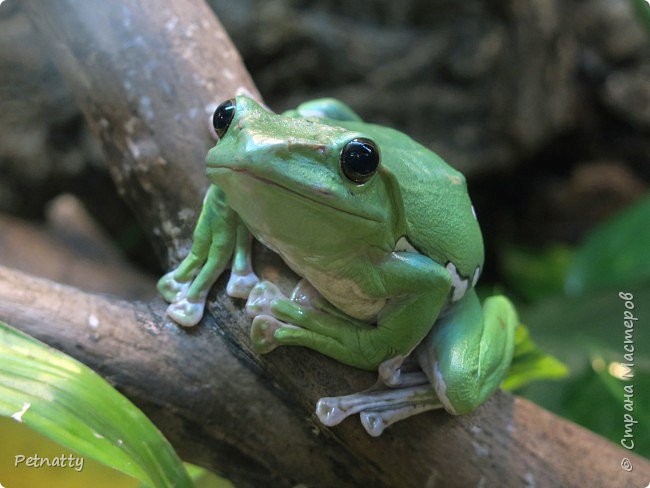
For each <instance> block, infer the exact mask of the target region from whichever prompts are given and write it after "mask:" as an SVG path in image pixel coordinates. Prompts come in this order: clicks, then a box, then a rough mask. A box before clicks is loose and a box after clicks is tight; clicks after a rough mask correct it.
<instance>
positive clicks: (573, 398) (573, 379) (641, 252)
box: [503, 197, 650, 456]
mask: <svg viewBox="0 0 650 488" xmlns="http://www.w3.org/2000/svg"><path fill="white" fill-rule="evenodd" d="M648 223H650V198H648V197H646V198H644V199H642V200H640V201H639V202H637V203H636V204H634V205H633V206H632V207H630V208H629V209H627V210H626V211H624V212H622V213H621V214H620V215H618V216H615V217H614V218H612V219H610V220H609V221H607V222H605V223H603V224H602V225H600V226H599V227H598V228H596V229H594V230H593V231H592V232H591V233H590V234H589V235H588V236H587V237H586V239H585V240H584V242H583V243H582V244H581V245H579V246H578V247H577V248H576V249H575V250H574V252H573V253H571V252H569V255H570V254H573V258H572V259H571V261H570V263H569V266H568V267H565V269H566V275H565V277H564V286H565V288H566V289H568V290H570V291H571V294H568V293H562V292H560V290H561V287H559V286H558V285H559V283H555V284H553V280H552V279H549V276H554V277H555V278H554V279H557V276H558V270H559V269H561V268H562V267H563V266H565V258H564V257H560V258H559V259H558V257H557V256H558V254H557V251H550V252H549V251H547V250H546V251H545V250H542V251H540V252H539V253H538V255H537V256H535V253H534V252H533V251H530V250H527V251H526V252H525V253H519V254H518V255H517V256H515V257H514V258H513V257H512V256H510V257H507V258H506V259H504V260H503V262H504V263H507V266H512V267H513V268H514V267H519V266H530V269H528V270H523V271H522V270H521V269H510V270H508V272H507V273H506V276H510V277H511V278H512V279H513V281H512V283H509V285H512V289H513V290H515V291H516V294H519V295H520V296H522V297H524V298H526V299H528V300H534V302H533V303H529V304H527V305H521V304H520V305H519V306H518V308H519V311H520V315H521V316H522V317H523V318H525V320H526V322H527V324H528V326H529V329H530V333H531V335H532V336H533V337H534V338H535V341H536V342H537V343H538V344H539V346H540V348H541V349H542V350H544V351H546V352H548V353H550V354H553V355H554V356H556V357H557V358H559V359H560V360H561V361H562V362H564V363H566V364H567V365H568V366H569V369H570V375H569V376H568V377H566V378H565V379H563V380H560V381H553V382H544V381H542V382H538V383H535V384H531V385H527V386H526V387H525V388H524V389H523V390H521V391H519V392H518V393H519V394H521V395H522V396H524V397H527V398H528V399H530V400H532V401H534V402H536V403H537V404H539V405H542V406H543V407H545V408H547V409H549V410H551V411H553V412H555V413H558V414H560V415H562V416H564V417H566V418H569V419H571V420H573V421H575V422H577V423H579V424H581V425H583V426H585V427H587V428H589V429H592V430H594V431H595V432H598V433H600V434H601V435H603V436H605V437H608V438H609V439H611V440H612V441H614V442H615V443H617V444H619V443H620V440H621V438H622V437H623V434H624V423H623V416H624V414H626V413H630V414H632V416H633V417H634V419H635V420H638V421H639V424H636V427H635V428H634V432H635V437H634V440H635V443H636V446H635V449H634V450H635V452H636V453H638V454H641V455H644V456H650V437H649V436H648V435H647V434H646V435H644V430H643V429H644V428H646V429H647V425H649V422H650V418H647V417H648V412H650V329H649V328H648V327H644V326H643V324H644V323H645V322H644V321H647V320H648V318H650V252H649V250H650V226H649V225H648ZM504 252H505V253H512V249H506V250H505V251H504ZM516 252H518V251H516ZM560 255H561V253H560ZM545 262H546V263H548V266H549V268H554V267H555V268H556V269H553V270H546V271H545V270H544V265H543V263H545ZM536 272H539V273H540V276H536ZM524 276H527V277H528V278H526V279H524V278H523V277H524ZM527 280H528V281H527ZM536 286H537V287H539V289H538V290H535V289H534V288H535V287H536ZM553 288H555V289H556V291H557V292H556V293H554V294H553V293H551V291H552V290H553ZM620 292H626V293H631V294H632V295H633V297H634V298H633V300H632V303H633V304H634V309H633V313H634V316H635V317H637V318H638V319H639V320H638V321H637V322H636V323H635V327H634V329H633V332H632V337H633V342H634V344H633V345H634V366H633V368H632V372H633V377H632V378H624V377H623V374H622V371H624V368H623V367H622V366H621V363H627V361H625V359H624V357H623V354H625V353H626V352H628V351H625V350H624V349H623V346H624V340H625V331H626V328H625V327H624V323H623V321H624V317H623V313H624V311H625V310H626V308H625V300H623V299H621V297H620V296H619V293H620ZM627 330H628V332H629V329H627ZM626 384H627V385H633V389H634V396H633V397H632V399H633V402H634V403H633V404H632V405H630V404H628V405H627V407H628V408H632V409H633V411H632V412H629V411H628V410H626V409H625V406H626V405H625V397H624V390H623V386H624V385H626ZM644 425H645V426H646V427H644Z"/></svg>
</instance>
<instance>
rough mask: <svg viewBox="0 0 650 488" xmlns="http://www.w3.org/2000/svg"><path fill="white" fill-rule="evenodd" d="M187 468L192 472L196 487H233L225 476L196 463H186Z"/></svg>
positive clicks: (191, 475)
mask: <svg viewBox="0 0 650 488" xmlns="http://www.w3.org/2000/svg"><path fill="white" fill-rule="evenodd" d="M185 468H187V472H188V473H189V474H190V477H191V478H192V481H194V484H195V485H196V488H233V484H232V483H231V482H230V481H228V480H227V479H225V478H221V477H219V476H217V475H216V474H214V473H212V472H210V471H208V470H207V469H205V468H201V467H199V466H196V465H194V464H190V463H185Z"/></svg>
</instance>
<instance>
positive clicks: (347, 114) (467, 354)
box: [158, 96, 517, 435]
mask: <svg viewBox="0 0 650 488" xmlns="http://www.w3.org/2000/svg"><path fill="white" fill-rule="evenodd" d="M213 125H214V129H215V131H216V133H217V135H218V137H219V141H218V143H217V144H216V145H215V146H214V147H213V148H212V149H211V150H210V151H209V152H208V155H207V157H206V162H205V164H206V169H207V175H208V177H209V179H210V181H211V183H212V184H211V186H210V187H209V189H208V191H207V193H206V196H205V200H204V203H203V209H202V212H201V215H200V217H199V220H198V224H197V226H196V230H195V231H194V240H193V245H192V248H191V251H190V253H189V255H188V256H187V257H186V258H185V259H184V260H183V261H182V262H181V264H180V265H179V266H178V267H177V268H176V269H174V270H173V271H171V272H169V273H168V274H166V275H165V276H163V277H162V278H161V279H160V281H159V282H158V289H159V291H160V293H161V294H162V296H163V297H164V298H165V299H166V300H167V301H168V302H170V303H171V304H170V305H169V308H168V309H167V313H168V315H169V316H170V317H171V318H172V319H173V320H174V321H176V322H177V323H178V324H180V325H182V326H186V327H190V326H193V325H195V324H196V323H198V322H199V320H200V319H201V317H202V315H203V310H204V305H205V300H206V297H207V294H208V291H209V289H210V287H211V286H212V284H213V283H214V282H215V281H216V280H217V278H218V277H219V276H220V275H221V273H222V272H223V271H224V270H225V269H226V268H227V267H228V266H230V268H231V274H230V280H229V282H228V285H227V292H228V294H229V295H231V296H234V297H239V298H244V299H247V304H246V310H247V312H248V314H249V315H250V316H251V317H252V319H253V320H252V327H251V338H252V342H253V346H254V348H255V350H256V351H258V352H259V353H262V354H264V353H268V352H270V351H271V350H273V349H275V348H276V347H278V346H304V347H308V348H311V349H313V350H315V351H318V352H320V353H322V354H325V355H327V356H329V357H331V358H334V359H336V360H337V361H340V362H342V363H345V364H348V365H351V366H355V367H357V368H362V369H365V370H378V371H379V377H380V380H379V381H378V383H377V384H376V385H375V386H374V387H372V388H371V389H369V390H367V391H364V392H360V393H356V394H352V395H347V396H344V397H330V398H323V399H321V400H320V401H319V402H318V404H317V407H316V413H317V415H318V417H319V418H320V420H321V421H322V422H323V423H324V424H326V425H330V426H331V425H336V424H337V423H339V422H341V421H342V420H343V419H344V418H345V417H347V416H348V415H351V414H355V413H359V414H360V416H361V421H362V424H363V426H364V427H365V428H366V430H367V431H368V432H369V433H370V434H371V435H379V434H381V432H382V431H383V430H384V428H385V427H386V426H388V425H390V424H392V423H394V422H396V421H397V420H400V419H402V418H405V417H408V416H410V415H413V414H415V413H419V412H422V411H426V410H430V409H432V408H439V407H444V408H445V409H446V410H447V411H449V412H450V413H452V414H464V413H468V412H471V411H472V410H473V409H475V408H476V407H477V406H478V405H480V404H481V403H482V402H484V401H485V400H486V399H487V398H488V397H489V396H490V395H491V394H492V393H493V392H494V391H495V390H496V389H497V388H498V386H499V384H500V383H501V381H502V380H503V379H504V377H505V375H506V373H507V371H508V368H509V365H510V362H511V359H512V354H513V341H514V331H515V327H516V325H517V315H516V312H515V310H514V308H513V306H512V305H511V303H510V302H509V301H508V300H507V299H506V298H505V297H502V296H495V297H491V298H488V299H487V300H486V301H485V303H484V304H483V306H481V305H480V303H479V300H478V299H477V297H476V293H475V291H474V287H475V285H476V282H477V280H478V278H479V275H480V273H481V268H482V266H483V240H482V236H481V231H480V228H479V225H478V222H477V220H476V213H475V211H474V208H473V207H472V204H471V201H470V199H469V196H468V193H467V186H466V183H465V178H464V177H463V175H462V174H461V173H459V172H458V171H456V170H454V169H453V168H452V167H450V166H449V165H448V164H447V163H445V162H444V161H443V160H442V159H441V158H440V157H439V156H437V155H436V154H435V153H434V152H432V151H430V150H429V149H427V148H425V147H424V146H422V145H420V144H418V143H417V142H415V141H414V140H412V139H411V138H409V137H408V136H407V135H405V134H403V133H401V132H399V131H397V130H394V129H391V128H388V127H383V126H379V125H374V124H369V123H365V122H363V121H362V120H361V119H360V118H359V116H358V115H356V114H355V113H354V112H353V111H352V110H351V109H350V108H349V107H348V106H347V105H345V104H343V103H341V102H339V101H336V100H333V99H321V100H314V101H311V102H307V103H304V104H302V105H300V106H299V107H298V108H297V109H296V110H292V111H288V112H285V113H283V114H281V115H278V114H274V113H271V112H270V111H268V110H267V109H265V108H263V107H262V106H261V105H260V104H258V103H257V102H256V101H254V100H252V99H251V98H248V97H246V96H238V97H236V98H235V99H232V100H228V101H226V102H224V103H222V104H221V105H219V107H218V108H217V109H216V111H215V113H214V116H213ZM253 237H254V238H255V239H257V240H259V241H260V242H261V243H263V244H264V245H266V246H268V247H269V248H270V249H272V250H273V251H275V252H276V253H278V254H279V255H280V256H281V257H282V259H283V260H284V261H285V262H286V263H287V265H288V266H289V267H290V268H291V269H293V270H294V271H295V272H296V273H297V274H298V275H299V276H301V277H302V281H301V282H300V283H298V285H297V286H296V288H295V290H294V291H293V293H292V294H291V296H290V297H286V296H284V295H283V294H282V292H281V291H280V290H279V289H278V287H277V286H275V285H274V284H273V283H270V282H260V281H259V279H258V278H257V276H256V275H255V273H254V272H253V269H252V265H251V242H252V238H253Z"/></svg>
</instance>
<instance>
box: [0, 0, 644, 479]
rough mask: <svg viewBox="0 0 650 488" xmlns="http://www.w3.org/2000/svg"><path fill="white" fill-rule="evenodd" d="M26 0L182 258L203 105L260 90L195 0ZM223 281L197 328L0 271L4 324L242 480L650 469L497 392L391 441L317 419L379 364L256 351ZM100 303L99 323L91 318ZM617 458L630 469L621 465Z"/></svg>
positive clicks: (139, 206)
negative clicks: (61, 355) (69, 358)
mask: <svg viewBox="0 0 650 488" xmlns="http://www.w3.org/2000/svg"><path fill="white" fill-rule="evenodd" d="M23 5H24V6H25V8H26V9H27V11H28V13H29V15H30V17H31V19H32V21H33V22H34V23H35V25H36V26H37V27H38V28H39V30H40V32H41V33H42V35H43V36H44V38H45V40H46V44H47V45H48V46H50V47H51V49H52V55H53V57H54V60H55V62H56V63H57V65H58V67H59V69H60V70H61V72H62V73H63V75H64V77H65V79H66V81H67V83H68V85H69V86H70V88H71V91H72V92H73V94H74V96H75V99H76V100H77V102H78V104H79V106H80V107H81V109H82V110H83V112H84V114H85V116H86V118H87V119H88V120H89V122H90V124H91V128H92V130H93V131H94V133H95V134H96V135H97V136H98V137H99V139H100V140H101V143H102V146H103V150H104V153H105V155H106V159H107V161H108V164H109V165H110V168H111V172H112V175H113V177H114V179H115V181H116V184H117V185H118V188H119V189H120V192H121V193H122V195H123V196H124V197H125V198H126V200H127V201H128V202H129V203H130V204H131V205H132V206H133V208H134V210H135V212H136V214H137V215H138V216H139V218H140V219H141V221H142V223H143V225H144V227H145V228H146V229H148V230H149V231H150V232H151V235H152V238H153V239H154V242H155V243H156V245H157V246H158V251H159V252H160V254H161V256H162V257H164V258H166V260H167V262H168V263H169V262H173V261H176V260H178V258H179V257H181V256H182V255H183V254H184V252H185V251H186V249H187V244H188V239H189V237H190V236H191V228H192V226H193V224H194V221H195V218H196V215H197V210H198V209H199V203H200V200H201V197H202V194H203V190H204V188H205V186H206V183H207V182H206V180H205V178H204V176H203V164H202V160H203V158H204V154H205V152H206V150H207V148H208V146H209V139H208V133H207V129H206V119H207V117H208V114H209V113H210V112H211V110H212V107H214V105H215V104H216V103H218V102H219V101H221V100H224V99H226V98H229V97H231V96H232V95H234V94H235V93H236V92H238V91H239V92H241V91H242V90H245V91H247V92H248V93H250V94H252V95H253V96H258V95H257V92H256V90H255V87H254V85H253V84H252V81H251V80H250V77H249V76H248V74H247V73H246V71H245V69H244V67H243V65H242V64H241V60H240V59H239V56H238V54H237V52H236V51H235V49H234V47H233V46H232V45H231V44H230V41H229V40H228V38H227V35H226V34H225V32H224V31H223V29H222V27H221V25H220V24H219V23H218V21H217V20H216V18H215V17H214V15H213V14H212V12H211V11H210V10H209V8H208V7H207V6H206V5H205V4H204V3H203V2H201V1H191V0H171V1H166V2H163V1H162V0H141V1H136V0H122V1H121V2H119V5H116V4H115V3H114V2H103V1H101V0H84V1H81V0H60V1H57V2H50V1H47V0H25V1H24V2H23ZM256 251H257V252H256V262H255V266H256V270H257V271H258V272H259V274H261V275H262V276H263V277H265V278H270V279H272V280H273V281H275V282H280V284H284V286H285V287H286V286H288V285H289V283H291V282H292V281H293V280H294V276H293V275H291V273H290V272H289V271H288V270H287V268H286V267H285V266H284V265H283V264H282V263H281V262H280V260H279V259H278V258H277V257H276V256H274V255H272V254H271V253H270V252H268V251H265V250H264V249H262V248H261V247H260V246H258V248H257V249H256ZM223 285H224V283H223V281H220V282H219V283H218V284H217V286H215V291H214V293H213V295H212V296H211V300H210V303H209V311H210V313H209V314H208V315H207V316H206V318H205V319H204V320H203V322H202V323H201V324H200V325H199V326H198V327H197V328H196V329H194V330H192V331H186V330H182V329H179V328H178V327H176V326H175V325H173V324H171V323H169V322H168V321H166V320H165V318H164V314H163V308H162V304H161V302H159V301H155V302H153V303H151V304H138V303H129V302H118V301H114V300H110V299H107V298H100V297H97V296H92V295H88V294H85V293H83V292H80V291H78V290H74V289H70V288H67V287H63V286H60V285H54V284H51V283H48V282H45V281H41V280H36V279H33V278H29V277H26V276H24V275H20V274H17V273H11V272H9V271H7V270H0V319H3V320H6V321H8V322H9V323H12V324H13V325H15V326H17V327H19V328H21V329H23V330H25V331H26V332H28V333H31V334H32V335H35V336H36V337H38V338H41V339H43V340H45V341H46V342H48V343H50V344H52V345H54V346H55V347H58V348H60V349H63V350H65V351H66V352H68V353H70V354H72V355H74V356H76V357H78V358H80V359H81V360H83V361H84V362H86V363H87V364H89V365H90V366H91V367H93V368H95V369H96V370H98V371H99V372H101V373H102V374H104V375H105V376H106V377H108V378H109V379H111V380H112V381H113V382H114V383H115V384H116V385H117V386H118V387H119V388H121V389H122V390H123V391H124V392H125V393H126V394H127V395H128V396H130V397H131V398H132V399H134V400H135V401H136V402H137V403H138V404H139V405H140V406H141V407H142V408H143V409H144V410H145V412H147V413H148V414H149V415H150V416H151V417H152V418H153V420H154V421H155V422H156V423H157V425H159V426H160V427H161V429H162V430H163V431H164V432H165V434H166V435H168V437H169V438H170V440H171V441H172V442H173V443H174V445H175V446H176V448H177V449H178V450H179V453H180V454H181V456H183V457H184V458H186V459H187V460H189V461H193V462H196V463H198V464H201V465H204V466H207V467H210V468H212V469H215V470H217V471H219V472H222V473H224V474H225V475H226V476H228V477H229V478H231V479H233V480H234V482H235V483H238V484H241V485H242V486H292V485H295V484H296V483H305V484H307V485H309V486H361V485H363V486H368V485H370V486H434V485H436V486H439V485H443V486H468V485H477V484H482V485H484V486H521V485H522V484H526V483H528V484H529V485H531V484H536V485H537V486H585V485H587V486H598V485H602V486H635V485H636V486H641V484H642V483H643V482H644V481H646V480H647V478H648V476H650V467H649V466H648V463H647V462H646V461H644V460H642V459H640V458H638V457H635V456H631V455H629V454H628V453H627V452H624V451H623V450H621V449H619V448H617V447H615V446H614V445H612V444H610V443H609V442H607V441H605V440H603V439H601V438H600V437H598V436H596V435H595V434H593V433H591V432H588V431H586V430H584V429H582V428H580V427H578V426H576V425H574V424H572V423H570V422H566V421H564V420H561V419H559V418H557V417H555V416H553V415H552V414H549V413H548V412H545V411H543V410H541V409H540V408H538V407H536V406H534V405H532V404H530V403H529V402H527V401H525V400H521V399H516V398H514V397H512V396H510V395H507V394H504V393H499V394H497V395H495V397H494V398H493V399H492V400H490V401H489V402H488V403H487V404H486V405H484V406H483V407H481V408H480V409H479V410H478V411H477V412H476V413H475V414H474V415H471V416H467V417H462V418H454V417H451V416H449V415H447V414H445V413H442V412H437V413H429V414H425V415H421V416H418V417H416V418H414V419H410V420H408V421H406V422H403V423H401V424H398V425H396V426H394V427H392V428H391V429H390V430H389V431H388V432H387V433H386V434H384V436H383V437H382V438H380V439H373V438H370V437H368V436H366V435H365V434H364V433H363V432H362V430H361V428H360V426H359V425H358V424H357V423H356V422H354V421H346V422H344V423H343V424H342V425H340V426H338V427H336V428H334V429H327V428H324V427H322V426H320V425H319V424H318V423H317V422H316V421H315V418H314V417H313V413H312V412H313V407H314V405H315V402H316V400H317V399H318V398H319V397H321V396H329V395H336V394H343V393H349V392H352V391H356V390H358V389H360V388H362V387H365V386H368V385H370V384H371V383H372V382H373V380H374V377H373V375H370V374H367V373H364V372H361V371H357V370H353V369H351V368H347V367H345V366H343V365H340V364H338V363H335V362H334V361H331V360H329V359H327V358H324V357H322V356H319V355H317V354H315V353H312V352H309V351H306V350H301V349H298V348H296V349H293V348H288V349H284V350H278V351H277V352H275V353H273V354H271V355H268V356H265V357H259V356H258V355H257V354H255V353H254V352H253V351H252V349H251V347H250V340H249V338H248V330H249V327H250V324H249V321H248V320H247V319H246V317H245V316H244V314H243V313H242V312H241V305H242V304H241V303H240V302H238V301H234V300H232V299H230V298H228V297H227V296H226V295H225V293H224V291H223V288H224V286H223ZM48 297H52V299H50V298H48ZM90 313H92V314H95V315H96V316H98V318H99V321H100V324H101V325H100V327H99V329H98V331H89V330H88V325H87V317H88V316H89V315H88V314H90ZM97 314H100V315H97ZM622 457H629V458H631V459H632V462H633V464H634V465H635V469H634V471H633V472H632V473H626V472H623V471H622V470H621V469H620V467H619V463H620V460H621V458H622Z"/></svg>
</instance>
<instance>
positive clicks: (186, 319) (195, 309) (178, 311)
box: [167, 297, 205, 327]
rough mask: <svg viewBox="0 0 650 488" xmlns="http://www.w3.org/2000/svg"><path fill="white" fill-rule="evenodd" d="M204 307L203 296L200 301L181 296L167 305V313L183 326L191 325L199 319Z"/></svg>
mask: <svg viewBox="0 0 650 488" xmlns="http://www.w3.org/2000/svg"><path fill="white" fill-rule="evenodd" d="M204 308H205V297H204V298H203V299H202V300H200V301H190V300H189V299H187V298H181V299H180V300H178V301H175V302H174V303H172V304H170V305H169V307H167V315H169V317H170V318H171V319H172V320H173V321H174V322H176V323H177V324H179V325H182V326H183V327H193V326H195V325H196V324H198V323H199V322H200V321H201V317H203V309H204Z"/></svg>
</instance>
